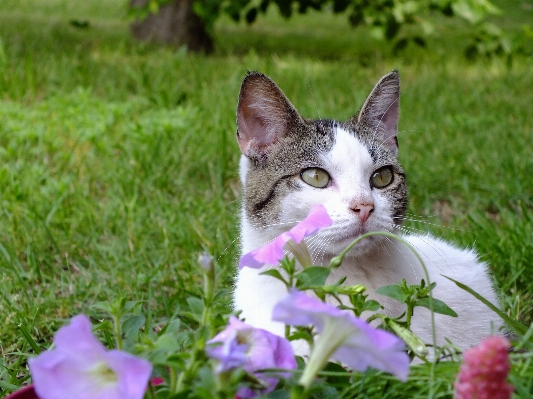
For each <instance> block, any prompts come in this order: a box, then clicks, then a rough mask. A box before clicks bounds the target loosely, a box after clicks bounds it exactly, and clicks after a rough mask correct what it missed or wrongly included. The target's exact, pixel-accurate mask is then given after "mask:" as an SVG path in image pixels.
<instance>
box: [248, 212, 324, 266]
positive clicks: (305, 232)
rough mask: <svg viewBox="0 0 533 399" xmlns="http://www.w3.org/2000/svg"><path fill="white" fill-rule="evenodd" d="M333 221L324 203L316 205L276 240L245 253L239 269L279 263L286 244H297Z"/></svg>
mask: <svg viewBox="0 0 533 399" xmlns="http://www.w3.org/2000/svg"><path fill="white" fill-rule="evenodd" d="M332 223H333V221H332V220H331V218H330V217H329V215H328V212H327V210H326V207H325V206H324V205H320V204H319V205H314V206H313V207H312V208H311V210H310V211H309V215H308V216H307V217H306V218H305V219H304V220H302V221H301V222H300V223H298V224H297V225H296V226H294V227H293V228H292V229H290V230H289V231H286V232H284V233H282V234H280V235H279V236H278V237H276V239H275V240H274V241H271V242H269V243H268V244H266V245H264V246H262V247H261V248H257V249H254V250H253V251H251V252H248V253H247V254H244V255H243V256H242V257H241V259H240V261H239V269H242V268H243V267H245V266H246V267H251V268H252V269H260V268H261V267H263V266H264V265H265V264H267V265H277V264H278V263H279V261H280V260H281V259H283V256H284V250H283V248H284V247H285V244H286V243H287V242H288V241H289V240H291V239H292V240H294V241H295V242H296V243H297V244H299V243H300V242H302V240H303V239H304V238H305V237H308V236H310V235H312V234H314V233H316V232H317V231H318V230H320V229H321V228H323V227H327V226H331V224H332Z"/></svg>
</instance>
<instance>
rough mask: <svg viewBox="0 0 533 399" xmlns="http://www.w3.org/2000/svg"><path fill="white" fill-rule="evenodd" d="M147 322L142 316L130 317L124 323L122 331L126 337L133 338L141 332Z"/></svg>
mask: <svg viewBox="0 0 533 399" xmlns="http://www.w3.org/2000/svg"><path fill="white" fill-rule="evenodd" d="M145 322H146V318H145V317H144V316H142V315H138V316H131V317H128V318H127V319H126V320H125V321H124V323H122V331H123V332H124V336H126V337H131V336H132V335H135V334H137V333H138V332H139V329H140V328H141V327H142V326H143V325H144V323H145Z"/></svg>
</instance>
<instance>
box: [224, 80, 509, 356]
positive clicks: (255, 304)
mask: <svg viewBox="0 0 533 399" xmlns="http://www.w3.org/2000/svg"><path fill="white" fill-rule="evenodd" d="M399 98H400V80H399V74H398V72H397V71H392V72H390V73H389V74H387V75H385V76H383V77H382V78H381V79H380V80H379V82H378V83H377V84H376V85H375V87H374V89H373V90H372V92H371V93H370V95H369V96H368V98H367V99H366V101H365V102H364V104H363V106H362V108H361V110H360V111H359V112H358V113H357V114H356V115H355V116H354V117H352V118H350V119H349V120H348V121H345V122H339V121H336V120H328V119H321V120H308V119H304V118H302V117H301V116H300V114H299V113H298V111H296V109H295V108H294V106H293V105H292V104H291V103H290V101H289V100H288V99H287V98H286V96H285V95H284V94H283V92H282V91H281V90H280V89H279V88H278V86H277V85H276V84H275V83H274V82H273V81H272V80H271V79H270V78H268V77H267V76H266V75H264V74H261V73H259V72H249V73H248V74H247V75H246V77H245V78H244V80H243V83H242V86H241V91H240V94H239V101H238V106H237V141H238V144H239V147H240V150H241V152H242V156H241V159H240V165H239V174H240V179H241V181H242V185H243V200H242V209H241V245H242V248H241V249H242V253H243V254H245V253H247V252H249V251H251V250H254V249H256V248H259V247H261V246H263V245H264V244H266V243H267V242H269V241H271V240H273V239H274V238H275V237H276V236H278V235H279V234H281V233H282V232H284V231H287V230H289V229H290V228H291V227H293V226H294V225H295V224H296V223H297V222H299V221H301V220H302V219H304V218H305V217H306V216H307V214H308V212H309V210H310V209H311V207H312V206H313V205H315V204H323V205H324V206H325V207H326V209H327V211H328V213H329V215H330V217H331V218H332V220H333V224H332V225H331V226H330V227H327V228H324V229H322V230H321V231H320V232H319V233H318V234H317V235H315V236H314V237H309V238H308V239H306V243H307V246H308V247H309V249H310V253H311V255H312V259H313V261H314V264H316V265H322V266H324V265H327V264H329V261H330V260H331V258H332V257H333V256H336V255H338V254H339V253H340V252H341V251H342V250H343V249H344V248H346V246H347V245H348V244H349V243H350V242H352V241H353V240H354V239H355V238H356V237H358V236H359V235H361V234H363V233H366V232H372V231H387V232H392V233H402V227H401V224H402V221H403V220H404V219H405V214H406V209H407V204H408V200H407V186H406V177H405V172H404V170H403V169H402V167H401V166H400V164H399V163H398V158H397V157H398V139H397V135H398V118H399ZM402 237H403V238H404V239H405V240H406V241H408V242H409V243H410V244H412V246H413V247H414V248H416V250H417V251H418V252H419V254H420V255H421V257H422V259H423V261H424V263H425V265H426V267H427V268H428V272H429V277H430V281H431V282H436V283H437V285H436V288H435V289H434V290H433V294H434V297H435V298H438V299H440V300H442V301H444V302H445V303H446V304H447V305H448V306H450V307H451V308H452V309H453V310H454V311H455V312H456V313H457V314H458V318H452V317H451V316H446V315H441V314H435V323H436V333H437V339H436V341H437V345H438V346H442V345H444V344H446V343H447V340H449V341H450V342H452V343H453V344H454V345H455V346H456V347H458V348H460V349H466V348H468V347H471V346H473V345H476V344H478V343H479V341H480V340H481V339H482V338H484V337H486V336H488V335H490V334H491V333H498V331H499V330H500V329H501V327H502V321H501V320H500V318H499V317H498V316H497V315H496V313H494V312H493V311H492V310H490V309H488V308H487V307H486V306H485V305H484V304H483V303H481V302H480V301H478V300H477V299H475V298H474V297H473V296H472V295H471V294H469V293H467V292H466V291H464V290H462V289H460V288H458V287H457V286H456V285H455V284H454V283H453V282H451V281H450V280H448V279H446V278H444V277H442V275H446V276H449V277H451V278H453V279H455V280H459V281H460V282H462V283H464V284H466V285H468V286H469V287H471V288H473V289H474V290H475V291H477V292H478V293H479V294H481V295H482V296H484V297H485V298H487V299H488V300H489V301H490V302H491V303H493V304H496V305H497V304H498V302H499V300H498V297H497V295H496V293H495V291H494V288H493V284H492V280H491V278H490V277H489V275H488V273H487V265H486V264H485V263H483V262H480V261H479V260H478V258H477V255H476V253H475V252H474V251H473V250H470V249H460V248H458V247H456V246H454V245H452V244H449V243H446V242H444V241H442V240H440V239H437V238H434V237H432V236H430V235H426V234H423V235H411V234H404V235H402ZM270 267H272V266H268V265H267V266H265V267H263V268H262V269H260V270H256V269H252V268H247V267H244V268H242V269H241V270H240V271H239V272H238V274H237V277H236V284H235V290H234V306H235V310H237V311H239V310H240V311H242V313H241V317H243V318H244V319H245V321H246V322H247V323H249V324H251V325H253V326H255V327H258V328H263V329H266V330H269V331H271V332H273V333H276V334H278V335H283V334H284V328H283V325H282V324H281V323H278V322H274V321H272V320H271V315H272V309H273V307H274V305H275V304H276V303H277V302H278V301H279V299H280V298H282V297H283V296H284V295H285V294H286V288H285V287H284V285H282V283H280V282H279V281H278V280H276V279H274V278H272V277H269V276H261V275H260V274H259V273H261V272H262V271H264V270H267V269H268V268H270ZM342 276H346V277H347V279H346V282H345V283H344V284H345V285H356V284H363V285H364V286H365V287H366V288H367V293H368V294H369V298H372V299H376V300H378V301H379V302H380V303H381V304H382V305H383V306H384V308H385V309H384V310H382V312H384V313H386V314H389V315H391V316H398V315H400V314H402V313H403V312H404V311H405V307H404V305H402V304H400V303H399V302H397V301H395V300H393V299H390V298H387V297H385V296H382V295H378V294H376V293H375V289H376V288H378V287H381V286H384V285H389V284H396V283H398V282H400V281H401V280H402V279H406V280H407V282H408V283H410V284H419V283H420V281H421V279H423V278H424V272H423V269H422V267H421V265H420V264H419V262H418V261H417V259H416V257H415V255H414V254H413V253H412V252H411V251H410V250H409V248H408V247H407V246H406V245H405V244H402V243H401V242H399V241H396V240H393V239H390V238H387V237H384V236H372V237H368V238H365V239H364V240H362V241H361V242H360V243H359V244H357V245H356V246H355V247H354V248H353V249H352V250H351V251H350V252H349V253H348V255H347V256H346V257H345V259H344V261H343V263H342V265H341V266H340V267H339V268H338V269H336V270H334V271H333V272H332V274H331V275H330V277H329V279H328V282H330V283H333V282H336V281H338V280H339V278H341V277H342ZM411 328H412V330H413V331H414V332H415V333H416V334H417V335H418V336H419V337H420V338H421V339H422V340H423V342H424V343H427V344H431V343H432V342H433V341H432V328H431V321H430V313H429V310H427V309H425V308H422V307H417V308H415V311H414V315H413V318H412V324H411ZM293 346H294V348H295V351H296V353H297V354H300V355H303V354H305V353H306V351H307V349H306V348H305V343H303V341H302V342H296V343H295V342H293Z"/></svg>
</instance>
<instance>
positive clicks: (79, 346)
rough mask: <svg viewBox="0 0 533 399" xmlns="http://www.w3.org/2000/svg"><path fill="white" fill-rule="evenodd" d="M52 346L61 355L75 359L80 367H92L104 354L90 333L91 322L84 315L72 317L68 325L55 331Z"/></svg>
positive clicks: (103, 350) (104, 351) (103, 348)
mask: <svg viewBox="0 0 533 399" xmlns="http://www.w3.org/2000/svg"><path fill="white" fill-rule="evenodd" d="M54 345H55V347H56V349H57V350H59V351H61V352H62V353H65V354H68V355H69V356H72V357H74V358H76V359H77V361H78V362H79V363H78V364H79V365H80V367H83V365H85V366H86V367H92V366H93V365H94V363H95V362H99V361H101V360H102V358H103V356H104V355H105V353H106V350H105V347H104V346H103V345H102V344H101V343H100V341H98V340H97V339H96V338H95V336H94V335H93V333H92V328H91V321H90V320H89V318H88V317H87V316H85V315H84V314H79V315H77V316H74V317H73V318H72V319H71V320H70V324H69V325H67V326H64V327H61V328H60V329H59V330H58V331H57V333H56V335H55V337H54Z"/></svg>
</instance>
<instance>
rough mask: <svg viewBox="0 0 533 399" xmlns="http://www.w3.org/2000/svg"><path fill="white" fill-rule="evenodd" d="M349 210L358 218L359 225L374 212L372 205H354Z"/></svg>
mask: <svg viewBox="0 0 533 399" xmlns="http://www.w3.org/2000/svg"><path fill="white" fill-rule="evenodd" d="M350 209H351V210H352V211H354V212H355V214H356V215H357V216H358V217H359V219H360V220H361V223H364V222H366V220H367V219H368V218H369V217H370V214H371V213H372V212H373V211H374V204H371V203H365V204H354V205H353V206H352V207H351V208H350Z"/></svg>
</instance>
